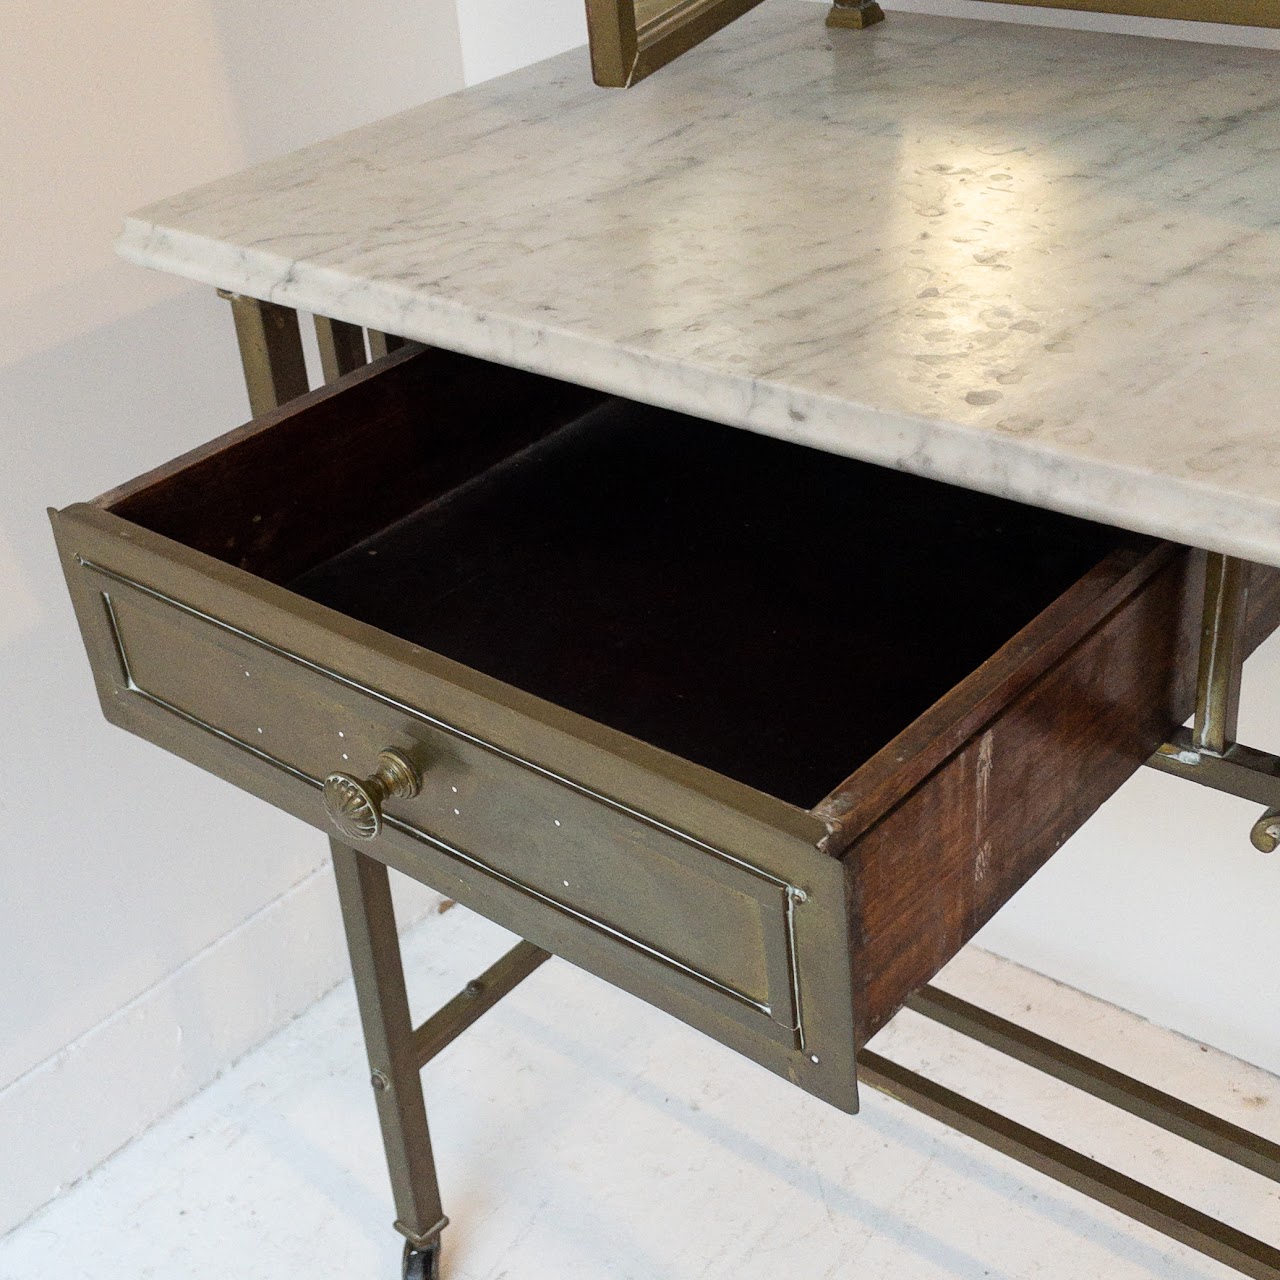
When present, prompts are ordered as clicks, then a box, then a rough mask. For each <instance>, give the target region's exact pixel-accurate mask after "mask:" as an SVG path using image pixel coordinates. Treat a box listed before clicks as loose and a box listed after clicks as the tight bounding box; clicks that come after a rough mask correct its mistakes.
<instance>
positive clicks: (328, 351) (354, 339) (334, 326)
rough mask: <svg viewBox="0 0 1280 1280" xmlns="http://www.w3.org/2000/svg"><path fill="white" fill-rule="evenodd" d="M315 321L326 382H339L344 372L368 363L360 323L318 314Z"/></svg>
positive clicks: (349, 371)
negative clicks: (331, 318) (332, 318)
mask: <svg viewBox="0 0 1280 1280" xmlns="http://www.w3.org/2000/svg"><path fill="white" fill-rule="evenodd" d="M315 321H316V342H317V344H318V345H319V347H320V368H321V369H322V370H323V371H324V380H325V382H326V383H328V382H337V380H338V379H339V378H341V377H342V375H343V374H344V373H351V372H352V370H354V369H358V368H359V367H360V366H361V365H362V364H365V363H367V361H366V358H365V353H364V332H363V330H362V329H361V328H360V326H359V325H358V324H347V322H346V321H345V320H330V319H329V317H328V316H316V318H315Z"/></svg>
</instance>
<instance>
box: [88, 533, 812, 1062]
mask: <svg viewBox="0 0 1280 1280" xmlns="http://www.w3.org/2000/svg"><path fill="white" fill-rule="evenodd" d="M76 561H77V563H78V564H79V565H80V566H81V567H82V568H84V569H87V570H90V571H92V572H93V573H96V574H99V575H101V576H102V577H104V578H106V579H108V580H110V581H114V582H118V583H120V584H121V585H122V586H124V587H127V588H129V589H130V590H133V591H137V592H139V593H140V594H142V595H144V596H147V597H149V598H150V599H153V600H156V601H158V602H160V603H161V604H164V605H166V606H168V607H170V608H173V609H176V610H178V611H179V612H181V613H185V614H187V615H189V616H191V617H194V618H198V619H199V620H200V621H202V622H205V623H208V624H209V625H210V626H213V627H216V628H217V629H219V630H221V631H225V632H227V633H228V634H230V635H234V636H236V637H237V638H238V639H241V640H244V641H245V642H247V643H249V644H252V645H254V646H256V647H257V648H260V649H263V650H265V651H267V652H269V653H272V654H275V655H276V656H278V657H281V658H284V659H286V660H287V661H289V662H292V663H295V664H297V665H298V666H301V667H304V668H306V669H307V670H309V671H313V672H315V673H316V674H317V675H321V676H323V677H325V678H327V679H330V680H333V681H335V682H336V683H338V684H340V685H342V686H343V687H345V688H349V689H351V690H353V691H355V692H357V693H360V694H362V695H364V696H365V697H368V698H372V699H373V700H375V701H376V702H379V703H381V704H383V705H384V706H387V707H390V708H392V709H394V710H396V711H398V712H400V713H402V714H404V715H408V716H410V717H412V718H414V719H416V720H419V721H422V722H424V723H426V724H429V725H431V726H432V727H433V728H435V729H439V730H440V731H442V732H444V733H448V734H450V735H452V736H454V737H457V738H459V739H462V740H464V741H466V742H468V743H470V744H472V745H474V746H476V747H478V748H480V749H482V750H485V751H488V752H492V753H493V754H495V755H498V756H501V757H502V758H503V759H505V760H507V761H510V762H511V763H513V764H515V765H517V766H519V767H521V768H524V769H527V770H529V771H531V772H533V773H536V774H538V775H539V776H542V777H545V778H547V779H548V780H550V781H552V782H555V783H557V784H558V785H560V786H564V787H567V788H569V789H570V790H572V791H574V792H576V793H577V794H579V795H582V796H584V797H586V798H588V799H590V800H592V801H594V802H596V803H599V804H603V805H605V806H607V807H608V808H611V809H613V810H615V811H616V812H619V813H622V814H624V815H626V816H627V817H628V818H631V819H633V820H635V821H637V822H641V823H643V824H645V825H647V826H649V827H652V828H654V829H656V830H658V831H661V832H662V833H663V834H665V835H669V836H671V837H673V838H675V839H677V840H680V841H682V842H683V843H685V844H687V845H690V846H692V847H694V848H696V849H698V850H699V851H700V852H703V853H707V854H710V855H712V856H713V857H716V858H718V859H720V860H721V861H723V862H727V863H730V864H731V865H733V866H735V867H738V868H740V869H742V870H744V871H747V872H749V873H750V874H752V875H755V876H757V877H758V878H759V879H761V880H763V881H765V882H766V883H767V884H770V885H772V886H774V887H775V888H777V889H778V890H779V891H780V892H781V893H782V894H783V921H784V935H785V949H786V960H787V976H788V978H789V985H790V993H789V994H790V995H791V999H792V1008H793V1010H794V1014H795V1017H794V1023H795V1025H794V1026H793V1027H791V1028H790V1029H791V1030H793V1031H794V1032H795V1034H796V1038H797V1047H798V1049H799V1051H800V1052H802V1053H803V1052H804V1051H805V1049H806V1036H805V1028H804V1016H803V1005H802V1002H801V992H800V974H799V965H798V964H797V961H796V922H795V909H796V906H797V905H798V904H800V903H803V902H804V901H806V899H807V896H808V895H807V894H806V893H805V891H804V890H803V889H802V888H800V887H799V886H797V885H792V884H790V883H788V882H787V881H786V880H784V879H782V878H781V877H779V876H776V875H773V874H772V873H771V872H768V871H765V870H764V869H762V868H760V867H757V866H755V865H754V864H752V863H750V862H748V861H747V860H746V859H744V858H740V857H738V856H736V855H734V854H731V853H728V852H726V851H725V850H722V849H718V848H717V847H716V846H714V845H710V844H707V843H706V842H705V841H702V840H699V839H698V838H697V837H696V836H692V835H690V834H688V833H687V832H683V831H681V830H679V829H678V828H676V827H672V826H669V825H668V824H667V823H664V822H662V821H660V820H659V819H656V818H653V817H650V816H649V815H648V814H644V813H641V812H640V811H639V810H636V809H633V808H631V807H630V806H629V805H626V804H623V803H622V802H620V801H617V800H614V799H612V798H611V797H609V796H606V795H602V794H600V793H599V792H596V791H594V790H592V789H591V788H590V787H586V786H583V785H582V784H581V783H578V782H574V781H573V780H572V779H570V778H566V777H563V776H562V775H560V774H558V773H556V772H555V771H554V770H551V769H547V768H545V767H544V766H542V765H538V764H536V763H534V762H533V761H530V760H526V759H525V758H524V757H522V756H519V755H517V754H515V753H514V752H510V751H507V750H505V749H504V748H502V747H499V746H496V745H495V744H493V743H491V742H487V741H486V740H484V739H483V738H479V737H477V736H476V735H474V734H471V733H468V732H467V731H466V730H464V729H460V728H458V727H457V726H455V725H452V724H450V723H449V722H447V721H444V720H441V719H439V718H438V717H436V716H432V715H430V714H429V713H427V712H425V711H422V710H420V709H418V708H416V707H414V706H412V705H411V704H409V703H405V702H401V701H400V700H399V699H396V698H393V697H391V696H389V695H387V694H385V693H381V692H380V691H378V690H377V689H373V688H371V687H369V686H368V685H365V684H362V683H361V682H360V681H358V680H353V679H352V678H350V677H349V676H344V675H342V674H341V673H340V672H337V671H334V670H332V669H331V668H329V667H326V666H324V665H323V664H321V663H317V662H313V661H312V660H311V659H309V658H304V657H302V656H301V655H300V654H297V653H294V652H292V651H291V650H289V649H285V648H282V647H281V646H279V645H276V644H273V643H272V642H271V641H268V640H264V639H263V638H262V637H260V636H255V635H254V634H252V633H251V632H248V631H245V630H243V629H242V628H240V627H237V626H235V625H234V624H233V623H229V622H226V621H224V620H223V619H221V618H217V617H214V616H213V615H212V614H209V613H207V612H205V611H204V610H202V609H197V608H195V607H194V606H192V605H189V604H186V603H184V602H183V601H181V600H177V599H175V598H174V597H172V596H170V595H167V594H165V593H164V592H162V591H157V590H156V589H155V588H154V587H149V586H147V585H146V584H145V583H142V582H139V581H137V580H136V579H135V578H131V577H129V576H127V575H126V574H122V573H118V572H116V571H115V570H113V569H108V568H106V567H105V566H103V565H101V564H98V563H96V562H95V561H92V560H89V559H86V558H85V557H84V556H80V555H77V556H76ZM101 598H102V602H103V606H104V610H105V613H106V618H107V624H108V627H109V630H110V633H111V639H112V644H113V646H114V648H115V651H116V656H117V658H118V660H119V662H120V668H121V671H122V672H123V674H124V679H125V684H126V687H127V688H128V690H129V691H130V692H131V693H134V694H136V695H137V696H138V697H140V698H142V699H143V700H144V701H146V702H148V703H150V704H151V705H153V706H155V707H158V708H160V709H161V710H163V711H165V712H166V713H168V714H170V715H173V716H176V717H177V718H178V719H180V720H182V721H183V722H184V723H186V724H189V725H191V726H192V727H194V728H197V729H200V730H202V731H204V732H205V733H209V734H211V735H213V736H214V737H216V738H218V739H220V740H221V741H223V742H226V743H227V744H229V745H231V746H234V747H236V748H237V749H239V750H242V751H244V752H246V753H248V754H249V755H251V756H253V757H254V758H255V759H257V760H261V761H262V762H263V763H264V764H268V765H270V766H271V767H272V768H275V769H279V770H280V771H282V772H284V773H286V774H288V775H289V776H290V777H292V778H294V779H295V780H297V781H299V782H303V783H305V784H306V785H308V786H310V787H312V788H313V789H315V790H317V791H319V790H322V789H323V786H324V782H323V780H322V779H320V778H316V777H313V776H312V775H311V774H309V773H307V772H306V771H305V770H302V769H298V768H297V767H295V766H294V765H291V764H289V763H288V761H285V760H282V759H280V758H279V757H278V756H275V755H272V754H271V753H270V752H268V751H264V750H263V749H262V748H261V747H258V746H255V745H254V744H253V743H251V742H247V741H245V740H244V739H243V738H239V737H237V736H236V735H235V734H232V733H228V732H227V731H226V730H225V729H220V728H218V727H217V726H216V725H213V724H210V723H209V722H208V721H206V720H203V719H201V718H200V717H199V716H197V715H194V714H193V713H191V712H189V711H186V710H184V709H183V708H182V707H179V706H177V705H176V704H174V703H172V702H169V701H168V700H167V699H165V698H161V697H159V696H158V695H156V694H154V693H152V692H151V691H150V690H148V689H145V688H143V686H142V685H140V684H139V683H138V681H137V680H136V679H135V677H134V675H133V671H132V668H131V666H130V662H129V656H128V652H127V650H126V648H125V642H124V636H123V633H122V631H121V628H120V624H119V620H118V618H117V616H116V611H115V606H114V603H113V601H112V598H111V596H110V594H109V593H108V592H106V591H102V592H101ZM384 821H385V824H386V825H387V826H388V827H391V828H392V829H394V830H397V831H399V832H401V833H402V834H404V835H408V836H410V837H411V838H413V839H415V840H419V841H421V842H423V843H425V844H428V845H430V846H431V847H433V848H435V849H437V850H438V851H439V852H441V853H443V854H445V855H446V856H447V857H450V858H453V859H455V860H457V861H459V862H461V863H463V864H464V865H466V866H470V867H472V868H474V869H475V870H477V871H479V872H481V873H482V874H483V875H486V876H489V877H491V878H493V879H495V880H498V881H499V882H500V883H502V884H504V885H506V886H508V887H509V888H511V889H514V890H515V891H516V892H518V893H521V894H523V895H524V896H526V897H528V898H531V899H533V900H534V901H536V902H539V903H541V904H542V905H544V906H546V907H549V908H551V909H552V910H554V911H556V912H558V913H560V914H561V915H564V916H568V917H569V918H570V919H573V920H575V921H577V922H578V923H580V924H583V925H585V926H586V927H588V928H590V929H592V930H594V931H596V932H598V933H602V934H604V935H605V936H607V937H609V938H612V939H613V940H614V941H616V942H618V943H620V944H621V945H623V946H625V947H628V948H630V949H631V950H633V951H637V952H639V953H640V954H642V955H645V956H647V957H649V958H650V959H653V960H656V961H657V962H658V963H660V964H663V965H665V966H666V967H667V968H670V969H673V970H675V971H676V972H678V973H681V974H684V975H685V976H686V977H689V978H692V979H693V980H695V981H696V982H698V983H700V984H701V985H703V986H705V987H708V988H710V989H711V990H713V991H716V992H718V993H719V994H721V995H724V996H727V997H728V998H730V999H732V1000H735V1001H737V1002H738V1003H739V1004H742V1005H745V1006H746V1007H748V1008H751V1009H754V1010H756V1011H757V1012H759V1013H761V1014H764V1015H765V1016H766V1017H769V1018H771V1019H772V1015H773V1007H772V1006H771V1005H770V1004H768V1003H765V1002H763V1001H759V1000H756V999H754V998H752V997H751V996H749V995H747V994H746V993H745V992H742V991H739V990H737V989H736V988H734V987H732V986H730V985H728V984H727V983H724V982H722V981H721V980H720V979H718V978H714V977H712V976H711V975H709V974H706V973H703V972H702V971H701V970H699V969H696V968H694V967H692V966H691V965H688V964H686V963H685V962H684V961H682V960H679V959H677V958H676V957H674V956H671V955H669V954H668V953H666V952H665V951H662V950H660V949H659V948H657V947H654V946H651V945H650V944H649V943H646V942H644V941H643V940H641V939H639V938H636V937H634V936H632V935H631V934H629V933H627V932H626V931H625V930H622V929H619V928H618V927H617V926H616V925H612V924H609V923H608V922H607V921H604V920H600V919H598V918H596V917H595V916H592V915H590V914H588V913H587V912H584V911H580V910H579V909H578V908H576V907H573V906H570V905H569V904H567V903H563V902H560V901H559V900H558V899H556V898H553V897H551V896H550V895H549V894H546V893H544V892H543V891H542V890H540V889H537V888H535V887H534V886H532V885H530V884H527V883H526V882H524V881H522V880H520V879H519V878H517V877H515V876H512V875H510V874H508V873H507V872H505V871H502V870H501V869H499V868H497V867H494V866H492V865H491V864H489V863H487V862H485V861H484V860H483V859H481V858H478V857H476V856H475V855H474V854H471V853H468V852H466V851H465V850H463V849H459V848H457V847H456V846H454V845H452V844H450V843H449V842H448V841H445V840H442V839H440V838H439V837H438V836H435V835H432V834H431V833H430V832H428V831H424V830H422V829H421V828H420V827H416V826H414V825H413V824H412V823H410V822H406V821H405V820H404V819H402V818H397V817H395V816H393V815H391V814H387V815H386V816H385V818H384ZM775 1025H777V1024H776V1023H775Z"/></svg>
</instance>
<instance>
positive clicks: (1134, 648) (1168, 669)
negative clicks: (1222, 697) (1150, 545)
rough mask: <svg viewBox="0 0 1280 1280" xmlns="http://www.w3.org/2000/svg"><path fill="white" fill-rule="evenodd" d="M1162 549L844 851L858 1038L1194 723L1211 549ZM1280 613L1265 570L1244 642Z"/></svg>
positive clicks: (1272, 575) (1272, 577)
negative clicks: (1148, 571) (1066, 646)
mask: <svg viewBox="0 0 1280 1280" xmlns="http://www.w3.org/2000/svg"><path fill="white" fill-rule="evenodd" d="M1152 555H1153V557H1158V558H1159V564H1160V567H1159V568H1158V569H1157V571H1156V572H1155V573H1154V574H1152V575H1151V576H1149V577H1146V578H1145V579H1143V578H1142V576H1141V575H1139V576H1138V580H1137V582H1136V583H1134V584H1133V589H1132V590H1131V591H1130V592H1129V594H1128V595H1127V596H1126V597H1125V598H1124V599H1123V600H1122V601H1121V602H1120V603H1119V604H1117V605H1115V607H1114V608H1112V609H1110V611H1109V612H1107V614H1106V615H1105V616H1104V617H1103V618H1101V619H1100V620H1099V621H1098V622H1097V623H1096V625H1094V626H1093V627H1092V628H1091V629H1090V630H1089V631H1088V633H1087V634H1086V635H1085V636H1084V637H1083V638H1082V639H1080V640H1079V641H1078V642H1077V643H1076V644H1074V645H1073V646H1072V647H1071V648H1070V650H1069V651H1068V652H1067V653H1066V654H1065V655H1063V656H1062V657H1060V658H1058V659H1057V660H1056V661H1054V662H1053V663H1052V665H1050V666H1049V667H1048V668H1047V669H1046V670H1045V671H1044V672H1043V673H1042V674H1041V675H1040V676H1039V677H1038V678H1037V679H1035V680H1034V681H1033V682H1031V683H1030V684H1029V685H1027V686H1026V687H1025V688H1023V689H1022V690H1021V691H1020V692H1018V693H1017V694H1016V696H1014V697H1013V698H1012V699H1011V700H1010V701H1009V702H1008V704H1007V705H1006V706H1004V707H1003V709H1002V710H1001V711H1000V713H999V714H998V715H997V716H995V717H994V718H992V719H990V720H988V721H987V722H986V723H984V724H983V725H981V726H979V727H978V728H976V729H975V730H974V731H973V732H972V733H971V734H970V735H969V736H968V738H967V739H966V740H965V742H964V743H963V745H962V746H961V747H960V748H959V749H958V750H956V751H955V752H954V753H953V754H951V755H950V756H948V757H947V759H946V760H945V761H944V762H943V763H941V764H940V765H939V766H938V767H937V768H936V769H935V770H934V771H933V772H932V773H931V774H930V775H929V776H928V777H927V778H926V779H925V780H924V781H922V782H921V783H920V784H919V785H917V786H915V787H913V788H912V789H910V790H909V791H908V792H907V793H906V794H905V795H903V796H902V798H901V799H900V800H899V801H898V803H897V804H896V805H894V806H893V807H892V808H890V809H889V811H888V812H886V813H885V814H884V816H883V817H882V818H881V820H880V821H878V822H876V823H874V824H873V825H871V826H870V827H869V828H868V829H867V830H866V831H865V832H864V833H863V834H862V835H861V836H860V837H859V838H858V839H857V840H856V841H855V843H854V844H853V845H852V846H851V847H850V848H849V850H848V851H847V853H846V855H845V857H846V862H847V865H848V868H849V874H850V878H851V893H852V896H853V898H854V902H855V906H854V909H853V912H852V915H853V918H854V920H855V922H856V923H855V941H854V946H853V964H854V982H855V991H856V992H857V997H856V998H857V1003H858V1015H857V1016H858V1024H859V1030H858V1039H859V1043H864V1042H865V1041H866V1040H867V1039H868V1038H870V1037H871V1036H872V1035H874V1034H875V1032H876V1031H877V1030H878V1029H879V1028H880V1027H882V1026H884V1024H885V1023H886V1022H887V1021H888V1020H889V1018H891V1017H892V1016H893V1014H894V1013H895V1012H896V1011H897V1010H898V1009H899V1008H901V1006H902V1004H903V1002H904V1001H905V1000H906V998H907V997H908V996H909V995H910V994H911V992H912V991H914V990H916V989H918V988H919V987H920V986H922V985H923V984H924V983H926V982H928V981H929V980H930V979H931V978H932V977H933V975H934V974H935V973H936V972H937V971H938V970H939V969H940V968H942V966H943V965H945V964H946V963H947V961H949V960H950V959H951V958H952V956H954V955H955V953H956V952H957V951H959V949H960V948H961V947H962V946H964V944H965V943H966V942H968V941H969V939H970V938H972V936H973V935H974V934H975V933H976V932H977V931H978V930H979V929H980V928H981V927H982V926H983V925H984V924H986V922H987V921H988V920H990V919H991V917H992V916H993V915H994V914H995V912H996V911H997V910H998V909H999V908H1000V907H1001V906H1003V905H1004V903H1005V902H1007V901H1008V900H1009V899H1010V898H1011V897H1012V896H1013V895H1014V894H1015V893H1016V892H1017V891H1018V889H1020V888H1021V887H1022V886H1023V885H1024V884H1025V883H1026V882H1027V880H1028V879H1030V877H1031V876H1032V875H1033V874H1034V873H1035V872H1036V871H1037V870H1038V869H1039V868H1040V867H1041V866H1043V865H1044V863H1045V862H1046V861H1047V860H1048V859H1049V857H1050V856H1051V855H1052V854H1053V853H1054V852H1056V851H1057V850H1058V849H1059V848H1060V847H1061V846H1062V845H1063V844H1064V843H1065V842H1066V840H1067V839H1068V838H1069V837H1070V836H1071V835H1072V834H1073V833H1074V832H1075V831H1077V830H1078V829H1079V827H1080V826H1081V825H1082V824H1083V823H1084V821H1085V820H1086V819H1087V818H1088V817H1089V816H1090V815H1091V814H1093V813H1094V812H1095V811H1096V810H1097V809H1098V808H1099V807H1100V806H1101V805H1102V804H1103V802H1104V801H1106V800H1107V799H1108V798H1109V797H1110V796H1111V795H1113V794H1114V793H1115V791H1116V790H1117V789H1118V788H1119V787H1120V786H1121V785H1122V784H1123V783H1124V782H1125V781H1126V780H1127V779H1128V778H1129V777H1130V776H1132V774H1133V773H1135V772H1136V771H1137V769H1138V768H1140V767H1141V765H1142V764H1143V763H1144V762H1145V761H1146V760H1147V758H1148V757H1149V756H1150V755H1151V753H1152V751H1153V750H1154V749H1155V748H1156V747H1157V746H1158V745H1159V744H1160V743H1161V742H1162V741H1164V740H1165V739H1166V737H1167V736H1168V734H1169V732H1170V730H1171V728H1172V727H1173V726H1174V725H1176V724H1179V723H1181V722H1182V721H1183V720H1184V719H1185V718H1186V716H1187V715H1189V714H1190V712H1191V710H1192V707H1193V703H1194V696H1195V671H1196V639H1197V635H1198V626H1199V617H1200V599H1201V591H1202V582H1203V555H1202V554H1197V553H1195V552H1192V551H1189V550H1187V549H1186V548H1171V547H1168V546H1165V547H1162V548H1158V549H1157V550H1156V551H1155V552H1153V553H1152ZM1049 612H1050V613H1051V614H1052V613H1054V612H1055V611H1054V610H1051V611H1049ZM1278 618H1280V610H1278V609H1277V575H1276V572H1275V571H1273V570H1267V569H1262V568H1260V567H1258V566H1255V567H1254V572H1253V583H1252V599H1251V610H1250V628H1249V646H1250V648H1252V647H1255V646H1256V645H1257V644H1258V643H1260V642H1261V640H1262V639H1263V638H1265V636H1266V635H1268V634H1270V632H1271V631H1272V630H1273V629H1274V628H1275V626H1276V624H1277V620H1278Z"/></svg>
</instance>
